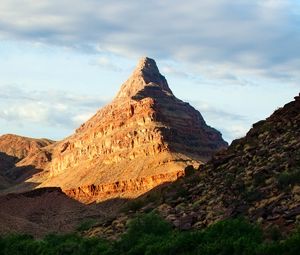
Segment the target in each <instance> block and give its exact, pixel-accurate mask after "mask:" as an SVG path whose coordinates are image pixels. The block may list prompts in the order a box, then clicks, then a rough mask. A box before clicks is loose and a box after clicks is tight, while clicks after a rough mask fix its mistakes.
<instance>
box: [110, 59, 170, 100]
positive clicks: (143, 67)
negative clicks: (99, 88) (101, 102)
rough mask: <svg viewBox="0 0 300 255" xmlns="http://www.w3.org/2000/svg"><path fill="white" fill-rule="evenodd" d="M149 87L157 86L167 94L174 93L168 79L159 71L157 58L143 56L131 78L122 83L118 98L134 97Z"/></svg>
mask: <svg viewBox="0 0 300 255" xmlns="http://www.w3.org/2000/svg"><path fill="white" fill-rule="evenodd" d="M147 87H156V88H159V89H160V90H161V91H162V92H163V93H165V94H168V95H173V93H172V91H171V89H170V88H169V85H168V82H167V80H166V79H165V77H164V76H163V75H161V73H160V72H159V69H158V67H157V65H156V62H155V60H154V59H152V58H148V57H142V58H141V59H140V60H139V62H138V64H137V66H136V68H135V69H134V71H133V73H132V74H131V76H130V77H129V79H128V80H127V81H126V82H125V83H124V84H123V85H122V87H121V89H120V91H119V93H118V94H117V97H116V99H124V98H133V97H134V96H136V95H137V93H138V92H140V91H142V90H145V89H146V88H147Z"/></svg>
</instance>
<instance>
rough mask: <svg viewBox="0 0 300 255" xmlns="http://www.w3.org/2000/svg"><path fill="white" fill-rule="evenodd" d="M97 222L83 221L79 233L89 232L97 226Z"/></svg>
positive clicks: (78, 228)
mask: <svg viewBox="0 0 300 255" xmlns="http://www.w3.org/2000/svg"><path fill="white" fill-rule="evenodd" d="M96 223H97V222H96V220H94V219H86V220H84V221H82V222H81V223H80V224H79V226H78V227H77V229H76V230H77V231H79V232H82V231H85V230H89V229H90V228H91V227H93V226H94V225H95V224H96Z"/></svg>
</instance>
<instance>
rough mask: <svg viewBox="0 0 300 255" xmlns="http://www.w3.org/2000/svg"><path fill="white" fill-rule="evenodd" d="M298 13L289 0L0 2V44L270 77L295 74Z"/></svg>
mask: <svg viewBox="0 0 300 255" xmlns="http://www.w3.org/2000/svg"><path fill="white" fill-rule="evenodd" d="M297 10H298V11H297ZM299 10H300V5H299V3H297V1H291V0H267V1H260V0H255V1H250V2H249V1H229V0H218V1H217V0H206V1H196V0H189V1H188V2H187V3H186V4H185V5H183V4H182V2H181V1H179V0H172V1H171V0H167V1H163V2H161V1H148V2H146V1H137V0H133V1H120V0H117V1H113V2H112V1H108V0H102V1H94V0H64V1H61V0H60V1H59V0H51V1H50V0H43V1H39V2H38V3H37V2H36V1H32V0H27V1H18V0H2V1H1V2H0V38H2V39H8V40H11V39H13V40H25V41H31V42H33V43H45V44H50V45H60V46H64V47H72V48H75V49H80V50H85V51H87V52H94V53H97V52H99V51H101V52H102V53H103V52H105V53H107V52H113V53H116V54H120V55H123V56H130V57H133V56H134V57H136V56H141V55H150V56H153V57H156V58H160V59H173V60H177V61H180V62H182V61H184V62H187V63H189V64H190V65H198V66H199V65H202V66H204V65H211V64H213V65H215V66H216V68H215V70H220V69H224V67H226V69H225V70H224V72H226V73H230V75H233V76H237V75H236V73H242V72H244V71H247V70H248V71H249V70H250V71H252V73H256V72H257V71H260V75H265V74H267V75H269V74H272V73H274V72H275V71H274V69H275V67H276V68H277V71H278V66H277V65H278V64H280V65H283V66H285V67H289V69H290V70H291V69H298V70H299V63H298V62H297V61H296V62H295V61H294V60H295V59H298V60H299V58H300V53H299V50H298V45H299V44H300V33H299V23H300V16H299ZM98 64H99V65H102V66H105V67H107V68H111V69H116V70H119V66H118V65H115V64H114V63H113V64H112V63H110V61H109V59H108V58H99V60H98ZM169 69H170V68H169ZM169 71H171V72H173V73H174V71H173V70H169ZM279 72H281V73H282V74H283V75H282V77H283V76H291V77H295V74H294V73H293V72H290V71H289V70H286V69H280V70H279ZM296 79H299V76H297V77H296Z"/></svg>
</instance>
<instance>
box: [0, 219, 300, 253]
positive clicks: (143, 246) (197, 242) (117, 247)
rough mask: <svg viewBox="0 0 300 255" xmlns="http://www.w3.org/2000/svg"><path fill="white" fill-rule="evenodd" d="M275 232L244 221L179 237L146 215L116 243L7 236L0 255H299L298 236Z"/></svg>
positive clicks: (68, 237) (0, 243) (1, 242)
mask: <svg viewBox="0 0 300 255" xmlns="http://www.w3.org/2000/svg"><path fill="white" fill-rule="evenodd" d="M278 231H279V230H278V229H277V230H272V229H270V230H269V232H268V233H263V231H262V230H261V229H260V227H258V226H257V225H253V224H250V223H248V222H247V221H246V220H244V219H231V220H226V221H221V222H218V223H216V224H214V225H212V226H210V227H208V228H206V229H204V230H197V231H186V232H180V231H178V230H174V229H172V227H171V226H170V224H169V223H167V222H165V221H164V220H162V219H161V218H160V217H159V216H157V215H155V214H153V213H150V214H146V215H143V216H139V217H137V218H136V219H134V220H132V221H131V222H130V224H129V226H128V230H127V232H126V233H125V234H124V235H123V236H122V237H121V238H120V239H119V240H118V241H114V242H108V241H105V240H102V239H99V238H83V237H81V236H79V235H76V234H69V235H54V234H52V235H48V236H46V237H45V238H44V239H42V240H37V239H34V238H33V237H32V236H28V235H10V236H3V237H0V255H27V254H28V255H29V254H30V255H60V254H63V255H71V254H72V255H73V254H74V255H81V254H87V255H116V254H122V255H143V254H144V255H158V254H159V255H171V254H172V255H173V254H174V255H189V254H191V255H193V254H201V255H298V254H299V250H300V230H298V231H296V232H295V233H293V234H291V235H290V236H289V237H287V238H286V239H283V238H282V237H281V236H278V234H279V233H278ZM266 238H267V239H266Z"/></svg>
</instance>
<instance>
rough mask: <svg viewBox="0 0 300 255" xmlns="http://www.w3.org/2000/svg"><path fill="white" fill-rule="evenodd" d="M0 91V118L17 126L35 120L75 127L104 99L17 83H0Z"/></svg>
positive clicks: (53, 125)
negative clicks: (29, 86) (33, 87)
mask: <svg viewBox="0 0 300 255" xmlns="http://www.w3.org/2000/svg"><path fill="white" fill-rule="evenodd" d="M0 91H1V92H0V99H1V102H0V119H2V120H5V121H6V122H13V123H16V124H17V125H19V126H24V123H31V124H32V123H37V124H39V125H41V126H51V127H60V128H65V129H74V128H76V127H77V126H78V125H80V124H81V123H83V122H84V121H86V120H87V119H88V118H90V117H91V116H92V114H94V113H95V112H96V111H97V109H99V108H100V107H101V106H103V105H104V104H105V103H106V102H105V101H102V100H101V99H99V98H98V96H96V95H95V96H93V97H91V96H85V95H77V94H70V93H66V92H65V91H54V90H52V91H51V90H49V91H43V90H34V91H31V90H26V89H23V88H21V87H20V86H0Z"/></svg>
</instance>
